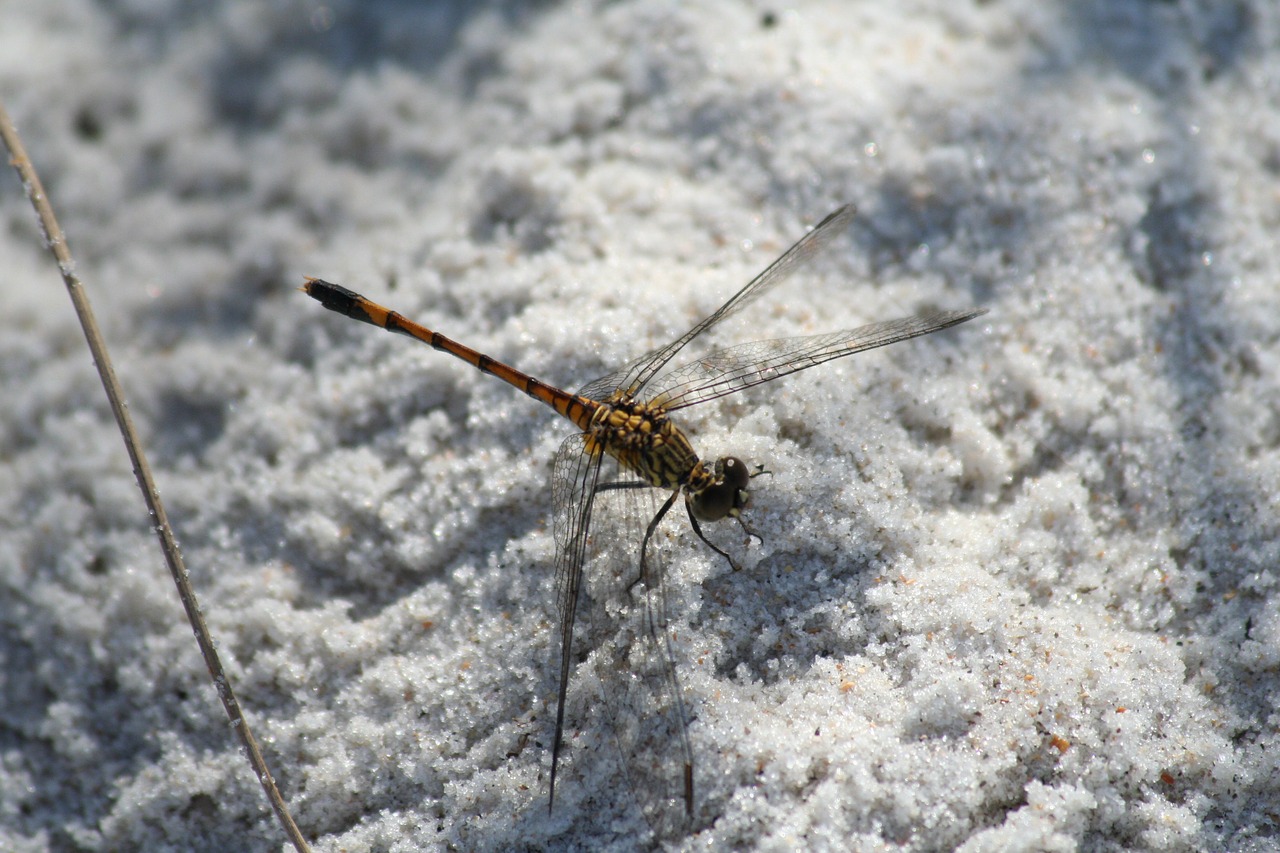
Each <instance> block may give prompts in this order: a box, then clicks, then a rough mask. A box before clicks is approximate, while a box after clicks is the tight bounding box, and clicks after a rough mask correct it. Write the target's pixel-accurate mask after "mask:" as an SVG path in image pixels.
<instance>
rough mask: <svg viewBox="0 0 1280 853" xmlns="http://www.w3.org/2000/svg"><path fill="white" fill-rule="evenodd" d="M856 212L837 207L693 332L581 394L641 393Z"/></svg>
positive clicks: (839, 230)
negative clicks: (692, 343) (696, 341)
mask: <svg viewBox="0 0 1280 853" xmlns="http://www.w3.org/2000/svg"><path fill="white" fill-rule="evenodd" d="M856 213H857V209H856V208H855V207H854V206H853V205H851V204H846V205H844V206H843V207H841V208H838V209H837V210H835V211H834V212H833V213H831V214H830V215H829V216H827V218H826V219H823V220H822V221H821V222H819V223H818V224H817V225H815V226H814V228H813V230H812V231H810V232H809V233H808V234H806V235H804V236H803V237H801V238H800V239H799V240H798V241H797V242H796V244H795V245H793V246H792V247H791V248H790V249H787V251H785V252H783V253H782V256H781V257H779V258H778V259H777V260H776V261H774V262H773V263H771V264H770V265H769V266H768V267H767V268H766V269H765V271H764V272H762V273H760V275H758V276H756V277H755V278H753V279H752V280H751V281H750V282H749V283H748V284H747V286H746V287H744V288H742V289H741V290H739V291H738V292H737V293H735V294H734V295H733V296H732V297H730V299H729V301H728V302H726V303H725V304H723V305H721V306H720V308H719V309H718V310H716V311H715V312H714V313H713V314H711V315H709V316H707V317H705V318H704V319H703V320H702V321H701V322H699V323H698V324H697V325H695V326H694V327H693V328H692V329H690V330H689V331H687V332H685V333H684V334H683V335H681V336H680V337H678V338H676V339H675V340H674V341H672V342H671V343H669V344H667V345H666V346H664V347H659V348H658V349H656V350H654V351H653V352H650V353H647V354H645V355H644V356H642V357H640V358H638V359H636V360H635V361H633V362H631V363H630V364H628V365H627V366H626V367H624V368H622V369H621V370H618V371H615V372H613V373H610V374H609V375H607V376H602V377H600V378H599V379H597V380H594V381H593V382H590V383H588V384H587V385H586V386H584V387H583V388H582V390H580V391H579V392H578V393H579V394H581V395H582V396H584V397H587V398H589V399H592V400H600V399H604V398H605V397H608V396H609V394H610V393H612V392H613V391H614V390H615V389H618V388H621V389H623V390H625V391H627V392H629V393H631V394H638V393H639V392H640V390H641V389H643V388H644V387H645V386H646V385H647V384H648V383H649V381H650V380H652V379H653V378H654V377H655V376H656V375H658V373H659V372H661V370H662V368H663V367H664V366H666V364H667V362H668V361H670V360H671V358H672V356H674V355H675V354H676V353H678V352H679V351H680V350H682V349H684V347H685V345H686V344H688V343H689V342H690V341H691V340H693V339H694V338H696V337H698V336H699V335H701V334H703V333H704V332H706V331H708V330H709V329H711V328H712V327H713V326H715V325H716V324H717V323H719V322H721V321H722V320H726V319H728V318H729V317H732V316H733V315H734V314H737V313H738V312H739V311H741V310H742V309H743V308H746V307H747V306H748V305H750V304H751V303H752V302H754V301H756V300H757V299H759V298H760V297H761V296H763V295H764V294H766V293H768V292H769V291H770V290H772V289H773V288H774V287H776V286H777V285H778V284H779V283H781V282H782V281H784V280H785V279H786V278H787V277H788V276H790V275H791V274H792V273H793V272H795V271H796V270H797V269H799V268H800V267H802V266H804V265H805V264H807V263H808V262H809V261H811V260H812V259H813V258H814V257H815V256H816V255H817V254H818V253H819V252H821V251H822V250H823V249H825V248H826V247H827V245H828V244H830V243H831V240H832V239H833V238H834V237H836V236H838V235H839V234H841V233H843V232H844V231H845V229H847V228H848V227H849V223H850V222H852V221H853V217H854V216H855V214H856Z"/></svg>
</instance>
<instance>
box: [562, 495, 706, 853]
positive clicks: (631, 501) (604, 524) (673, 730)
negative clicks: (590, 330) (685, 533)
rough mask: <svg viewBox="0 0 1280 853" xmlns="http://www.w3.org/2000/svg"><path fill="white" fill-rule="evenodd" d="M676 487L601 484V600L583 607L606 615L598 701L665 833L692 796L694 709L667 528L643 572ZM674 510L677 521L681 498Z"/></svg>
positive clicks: (629, 778) (645, 804)
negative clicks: (674, 609)
mask: <svg viewBox="0 0 1280 853" xmlns="http://www.w3.org/2000/svg"><path fill="white" fill-rule="evenodd" d="M623 476H627V475H623ZM670 496H671V493H670V492H666V491H664V490H662V489H655V488H652V487H649V486H648V485H647V484H643V483H641V482H640V481H638V480H635V479H633V478H629V479H628V480H627V481H625V482H624V484H623V486H622V487H618V488H606V487H602V488H601V490H600V491H599V492H598V493H597V495H596V518H595V520H594V521H593V525H592V527H593V533H592V538H593V540H594V541H595V542H597V543H599V546H598V547H597V548H596V553H595V554H594V555H593V556H592V557H591V559H590V564H589V565H590V575H591V580H590V583H591V585H592V598H593V599H595V600H596V601H597V606H594V607H592V608H591V609H590V611H589V614H590V615H589V616H585V615H584V618H590V619H600V620H603V624H598V625H594V626H593V629H592V631H591V635H592V636H593V637H595V638H597V639H599V640H600V642H599V643H598V645H597V646H596V647H595V649H594V650H593V652H592V656H593V661H592V663H593V666H592V670H593V671H594V672H595V673H597V675H598V681H597V684H598V686H599V696H600V705H601V708H602V709H603V711H604V714H605V717H606V719H607V721H608V723H609V728H610V730H611V732H612V735H613V738H614V740H615V741H616V745H617V750H616V751H617V754H618V756H619V761H620V770H621V773H622V775H623V777H624V778H625V779H626V783H627V784H626V788H627V790H628V791H629V794H630V797H631V800H632V801H633V802H634V804H635V807H636V810H637V811H638V812H639V813H640V815H641V816H643V818H644V819H645V821H646V822H647V824H648V825H649V828H650V829H651V830H652V831H653V833H654V835H655V837H656V838H658V839H667V838H671V837H673V836H675V835H678V834H679V833H680V832H682V831H683V830H684V829H685V828H686V827H687V819H688V812H689V810H690V809H691V804H692V798H693V788H692V785H693V781H692V780H693V751H692V748H691V746H690V743H689V734H688V727H689V717H688V712H687V709H686V706H685V702H684V697H683V693H682V691H681V688H680V682H679V677H678V674H677V672H678V669H679V667H678V665H677V664H678V662H679V661H678V658H679V655H678V654H677V648H676V644H675V643H674V642H673V640H672V623H671V621H670V617H669V614H668V601H667V587H668V578H667V561H666V552H667V550H668V548H667V547H666V546H667V545H668V543H667V542H666V537H665V536H663V535H662V533H661V532H660V530H661V528H659V532H657V533H656V534H655V536H654V539H653V540H652V541H650V543H649V546H648V548H647V549H646V551H645V571H644V577H643V578H641V570H640V550H641V543H642V542H643V541H644V537H645V533H646V531H647V530H648V528H649V526H650V523H651V522H652V521H653V520H654V518H656V517H657V515H658V513H659V502H660V500H661V499H663V498H667V497H670ZM676 500H677V503H678V501H679V498H678V497H677V498H676ZM671 515H675V516H677V518H676V520H675V521H674V522H672V523H678V521H679V516H682V515H683V508H682V507H680V506H676V507H675V512H673V513H671ZM664 526H665V525H664Z"/></svg>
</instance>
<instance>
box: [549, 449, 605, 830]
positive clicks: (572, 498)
mask: <svg viewBox="0 0 1280 853" xmlns="http://www.w3.org/2000/svg"><path fill="white" fill-rule="evenodd" d="M600 462H601V457H600V456H599V455H598V454H597V455H595V456H592V455H590V454H588V453H587V452H586V436H585V435H584V434H582V433H577V434H575V435H571V436H569V437H568V438H566V439H565V440H564V442H563V443H562V444H561V445H560V449H559V450H558V451H556V459H555V464H554V465H553V467H552V472H551V502H552V507H553V512H554V515H555V536H556V599H557V602H558V604H559V608H560V647H559V650H558V655H557V656H558V658H559V660H558V663H559V666H560V669H559V673H560V681H559V686H558V688H557V694H556V730H555V736H554V738H553V740H552V746H551V785H550V787H551V795H550V803H549V805H554V803H555V797H556V770H557V769H558V767H559V763H560V746H561V742H562V740H563V737H564V708H565V698H566V696H567V695H568V692H569V670H570V668H571V667H572V665H573V628H574V622H575V619H576V617H577V613H578V606H579V603H580V602H581V600H582V595H583V585H582V578H583V567H584V565H585V563H586V558H587V548H588V542H589V540H590V535H591V515H592V509H593V502H594V499H595V494H596V484H597V482H598V481H599V478H600Z"/></svg>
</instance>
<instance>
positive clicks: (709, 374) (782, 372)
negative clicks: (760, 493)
mask: <svg viewBox="0 0 1280 853" xmlns="http://www.w3.org/2000/svg"><path fill="white" fill-rule="evenodd" d="M985 313H987V312H986V310H985V309H976V310H970V311H941V312H938V313H934V314H917V315H914V316H911V317H903V318H901V319H899V320H887V321H884V322H880V323H872V324H870V325H867V326H860V327H858V328H856V329H846V330H844V331H839V332H828V333H826V334H822V335H811V336H808V337H801V338H782V339H779V340H771V341H752V342H750V343H746V344H739V345H737V346H732V347H726V348H724V349H718V350H713V351H711V352H709V353H707V354H706V355H705V356H703V357H702V358H699V359H698V360H696V361H691V362H689V363H687V364H683V365H681V366H680V367H677V368H676V369H674V370H672V371H670V372H668V373H666V374H664V375H663V376H662V377H661V378H660V379H659V380H658V382H656V383H655V387H654V390H653V392H652V393H651V395H650V397H649V399H650V400H651V401H652V402H655V403H661V404H662V405H663V406H664V407H665V408H666V409H667V410H668V411H674V410H676V409H683V408H686V407H688V406H693V405H697V404H698V403H705V402H706V401H708V400H714V399H716V398H717V397H723V396H725V395H727V394H732V393H734V392H736V391H741V390H742V389H744V388H750V387H752V386H754V385H760V384H761V383H764V382H769V381H771V380H773V379H777V378H778V377H781V376H786V375H788V374H791V373H796V372H798V371H801V370H805V369H807V368H810V367H814V366H816V365H819V364H822V363H824V362H828V361H831V360H832V359H836V358H843V357H845V356H847V355H853V354H854V353H856V352H863V351H864V350H869V349H875V348H876V347H882V346H887V345H888V344H892V343H897V342H898V341H905V340H908V339H910V338H916V337H919V336H921V335H927V334H930V333H931V332H937V331H940V330H942V329H946V328H949V327H951V326H955V325H958V324H960V323H963V322H965V321H967V320H972V319H973V318H974V317H979V316H981V315H983V314H985Z"/></svg>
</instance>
